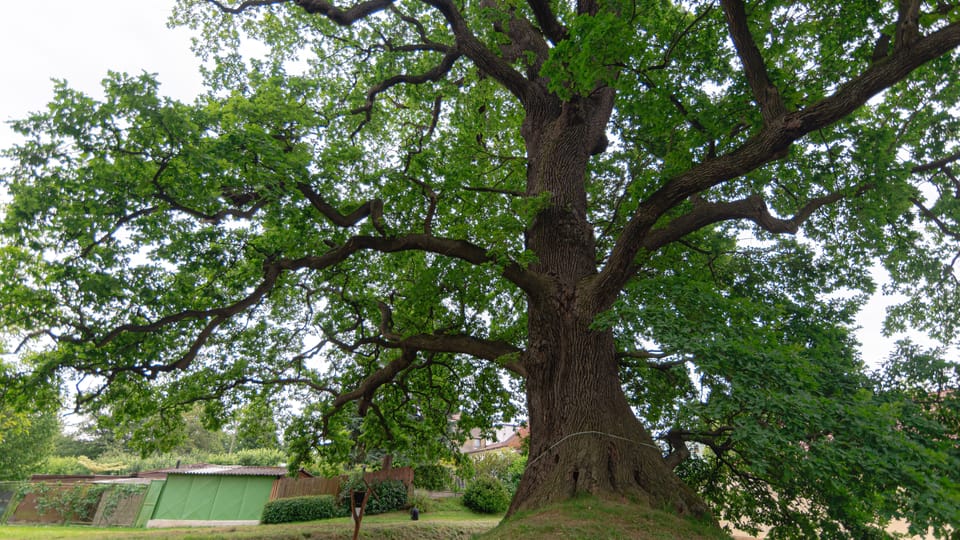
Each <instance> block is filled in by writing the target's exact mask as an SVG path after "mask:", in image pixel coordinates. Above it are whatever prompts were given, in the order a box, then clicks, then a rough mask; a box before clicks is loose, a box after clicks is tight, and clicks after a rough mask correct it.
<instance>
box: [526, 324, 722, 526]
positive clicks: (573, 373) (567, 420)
mask: <svg viewBox="0 0 960 540" xmlns="http://www.w3.org/2000/svg"><path fill="white" fill-rule="evenodd" d="M561 318H562V317H561V316H559V315H558V316H556V317H555V321H554V324H551V325H550V328H549V329H545V330H546V332H545V333H549V334H553V336H552V337H553V339H552V340H551V345H550V346H548V347H546V349H548V350H549V351H550V353H551V354H550V357H549V359H547V358H545V360H546V361H545V362H543V363H542V364H540V365H539V366H538V367H537V368H536V369H531V370H530V372H529V376H528V378H527V382H526V384H527V402H528V409H529V422H530V454H529V458H528V460H529V461H528V462H527V470H526V472H525V473H524V475H523V478H522V480H521V482H520V487H519V489H518V490H517V494H516V496H515V497H514V500H513V503H512V505H511V507H510V513H511V514H512V513H513V512H515V511H518V510H523V509H527V508H535V507H539V506H542V505H544V504H548V503H551V502H557V501H560V500H564V499H567V498H570V497H572V496H574V495H576V494H578V493H590V494H595V495H599V496H613V497H617V498H627V499H628V500H632V501H635V502H637V503H639V504H644V505H649V506H651V507H653V508H657V509H670V510H672V511H674V512H676V513H677V514H680V515H695V516H698V517H706V516H708V515H709V511H708V509H707V507H706V505H705V504H704V503H703V501H702V500H701V499H700V498H699V497H698V496H697V495H696V494H695V493H693V491H692V490H690V489H689V488H688V487H687V486H686V485H684V484H683V482H682V481H680V479H679V478H677V476H676V475H675V474H674V473H673V471H672V470H670V469H669V468H668V467H667V466H666V465H665V463H664V461H663V458H662V455H661V450H660V448H659V447H658V446H657V445H656V444H655V443H654V441H653V440H652V439H651V437H650V435H649V434H648V433H647V431H646V430H645V429H644V427H643V425H642V424H641V423H640V421H638V420H637V418H636V417H635V416H634V414H633V412H632V411H631V409H630V407H629V405H628V403H627V400H626V398H625V396H624V394H623V391H622V389H621V387H620V380H619V377H618V374H617V362H616V358H615V355H614V347H613V339H612V336H611V335H610V333H609V332H591V331H589V330H588V329H587V328H586V321H580V322H581V323H582V324H578V325H577V326H578V328H571V327H569V326H568V325H565V324H562V323H561V322H560V321H557V320H556V319H561ZM544 352H546V351H544Z"/></svg>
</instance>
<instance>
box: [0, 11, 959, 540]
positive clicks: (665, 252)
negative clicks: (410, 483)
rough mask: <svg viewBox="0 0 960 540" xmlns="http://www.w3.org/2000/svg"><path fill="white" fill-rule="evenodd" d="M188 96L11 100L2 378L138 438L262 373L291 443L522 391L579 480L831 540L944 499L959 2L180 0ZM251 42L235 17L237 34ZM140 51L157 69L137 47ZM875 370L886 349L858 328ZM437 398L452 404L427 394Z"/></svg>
mask: <svg viewBox="0 0 960 540" xmlns="http://www.w3.org/2000/svg"><path fill="white" fill-rule="evenodd" d="M172 21H173V22H174V23H175V24H181V25H186V26H189V27H191V28H193V29H194V30H195V31H196V33H197V36H198V39H197V41H196V42H195V46H196V49H197V51H198V53H199V54H200V55H201V57H202V58H203V59H205V61H206V64H205V65H206V68H205V77H206V79H207V83H208V85H209V92H208V93H207V94H205V95H203V96H200V97H198V98H197V99H196V101H194V102H193V103H181V102H176V101H173V100H171V99H168V98H165V97H163V96H162V95H160V94H159V92H158V84H159V83H158V77H157V76H154V75H150V74H141V75H128V74H118V73H114V74H110V75H109V76H107V77H106V78H105V79H104V83H103V90H104V92H103V94H104V95H103V97H92V96H89V95H85V94H83V93H81V92H78V91H76V90H73V89H71V88H70V86H69V84H67V83H66V82H61V83H58V84H57V85H56V88H55V93H54V97H53V100H52V102H51V104H50V106H49V108H48V109H46V110H44V111H39V112H37V113H35V114H33V115H31V116H30V117H28V118H25V119H22V120H19V121H16V122H14V123H13V126H14V128H15V129H16V130H17V131H18V133H19V134H20V135H21V136H22V138H21V142H20V143H19V144H17V145H16V146H15V147H14V148H11V149H9V150H8V151H7V154H6V155H7V157H8V158H10V160H11V161H10V163H11V165H10V166H9V167H8V168H7V169H6V170H5V171H4V172H3V173H2V184H3V186H4V187H5V188H6V189H7V190H8V192H9V195H10V202H9V203H8V204H7V206H6V207H5V209H4V217H3V222H2V228H0V271H2V272H3V276H4V279H3V280H2V283H0V327H2V329H3V332H5V334H6V336H7V337H8V338H9V339H8V340H7V341H8V345H7V347H8V350H9V351H10V352H16V353H17V354H18V356H19V358H21V361H20V363H19V367H18V369H19V372H14V371H13V370H7V371H4V372H2V373H0V375H3V377H4V379H5V381H4V385H5V386H4V387H5V388H6V390H5V391H4V393H3V395H4V397H5V398H12V397H15V396H17V395H19V396H21V397H22V396H23V395H25V394H26V393H27V392H29V391H30V390H31V388H35V387H36V385H40V384H54V385H57V384H62V385H69V386H70V387H71V391H72V392H73V394H75V399H76V405H77V406H78V407H80V408H81V409H83V410H87V411H96V412H99V413H100V414H103V415H104V416H103V419H102V422H103V423H104V424H106V425H112V426H114V427H116V428H117V429H120V430H128V431H131V432H133V433H134V434H135V436H136V437H137V439H138V440H140V441H142V442H143V443H145V444H148V445H149V444H154V445H161V446H162V444H163V441H164V435H165V433H168V432H170V431H171V430H170V426H172V425H175V424H176V423H177V422H178V419H179V416H180V415H181V414H183V413H184V412H185V411H188V410H191V409H192V408H193V407H194V406H195V404H196V403H198V402H201V403H204V405H205V407H206V412H207V414H208V416H209V418H210V420H211V421H216V420H217V419H222V418H224V417H225V416H226V415H227V414H228V413H229V412H232V411H234V410H236V409H238V408H241V407H242V406H243V404H244V403H246V402H248V401H251V400H252V401H255V402H257V403H262V402H264V401H267V402H273V403H275V404H276V403H294V404H295V405H294V406H293V408H292V409H291V411H290V412H289V415H288V418H287V419H286V423H287V425H288V430H287V435H286V443H287V444H288V446H289V448H290V449H291V451H292V453H293V454H294V457H295V459H296V460H310V459H314V458H315V457H316V456H317V455H321V456H324V457H323V459H327V460H334V461H336V460H341V459H346V456H347V454H348V453H349V452H350V451H351V449H353V450H356V449H357V448H375V449H379V450H382V451H390V452H394V453H396V455H397V456H401V457H402V459H404V460H408V461H411V462H417V461H424V460H428V459H435V458H436V457H437V456H441V455H445V454H449V453H450V452H452V451H454V449H455V447H456V443H455V441H456V440H457V439H458V438H459V437H462V434H463V433H464V431H465V430H469V429H470V428H473V427H481V428H489V427H491V426H492V425H494V424H495V423H497V422H499V421H503V420H506V419H510V418H513V417H518V416H523V417H526V418H527V419H528V421H529V426H530V433H531V441H530V458H529V462H528V463H529V465H528V468H527V471H526V472H525V475H524V477H523V480H522V481H521V484H520V487H519V489H518V492H517V495H516V497H515V498H514V501H513V505H512V507H511V512H512V511H516V510H518V509H523V508H530V507H535V506H539V505H542V504H546V503H548V502H550V501H554V500H557V499H562V498H566V497H570V496H572V495H574V494H576V493H580V492H590V493H595V494H600V495H605V494H606V495H610V494H613V495H616V496H626V497H628V498H629V499H630V500H633V501H636V502H637V503H638V504H650V505H653V506H656V507H657V508H668V509H672V510H673V511H676V512H678V513H681V514H692V515H695V516H710V515H712V516H715V517H724V518H727V519H731V520H734V521H737V522H739V523H741V524H742V525H745V526H746V525H747V524H749V523H752V524H754V525H772V526H775V527H777V529H776V530H777V531H778V532H779V533H780V534H782V535H784V536H799V537H805V536H806V537H809V536H811V535H815V534H823V535H827V536H831V537H854V538H864V537H867V536H868V535H876V534H879V532H878V531H880V530H882V529H883V527H884V526H885V524H886V522H887V520H888V519H890V518H906V519H908V520H909V521H910V522H911V523H912V525H913V527H915V528H916V529H918V530H919V529H924V528H926V527H928V526H931V527H935V528H936V531H937V532H938V533H944V534H945V532H944V531H946V529H945V527H947V526H948V525H950V524H951V523H953V524H955V523H958V522H960V504H958V502H960V448H958V446H957V443H956V440H957V433H958V419H960V404H958V396H960V394H958V392H957V390H958V382H960V381H958V378H960V374H958V372H957V365H956V364H955V363H952V362H949V361H946V360H943V357H942V355H943V353H944V351H945V350H946V349H943V350H932V351H925V350H922V349H920V348H919V347H917V346H915V345H913V344H911V343H903V344H902V346H901V348H900V349H899V350H898V351H896V353H895V354H893V355H891V358H890V359H888V360H887V361H886V362H885V364H884V367H883V369H878V370H874V371H871V370H869V369H868V368H867V367H866V366H865V364H864V361H863V360H864V359H861V358H860V357H859V355H858V353H857V344H856V341H855V340H854V338H853V334H852V332H853V327H852V325H853V319H854V316H855V314H856V313H857V311H858V309H859V308H860V307H861V306H862V304H863V302H864V300H865V298H866V297H867V296H868V295H869V294H872V293H874V292H875V288H876V284H875V283H874V282H873V280H872V277H871V273H870V269H871V268H872V267H873V266H874V265H876V264H882V265H883V267H884V268H885V269H886V271H887V272H888V273H889V275H890V277H891V283H890V284H889V285H888V288H889V291H890V292H893V291H896V292H901V293H904V294H905V295H906V298H907V300H906V301H905V302H904V303H903V304H902V305H900V306H898V307H896V308H895V309H893V310H892V312H891V316H890V318H889V320H888V328H889V329H890V330H891V331H893V330H900V329H906V328H914V329H919V330H922V331H925V332H926V333H927V334H928V335H930V336H932V337H933V338H935V339H938V340H939V341H940V342H942V343H943V344H944V346H945V347H948V346H950V345H951V344H952V343H953V342H954V341H955V339H956V335H957V330H958V324H960V312H958V311H957V310H956V309H955V306H956V305H958V300H960V296H958V295H960V287H958V286H957V269H956V268H955V265H956V264H957V262H958V260H960V179H958V177H960V171H958V170H957V169H958V167H957V164H958V163H960V146H958V144H957V142H958V126H960V110H958V107H957V104H958V98H960V80H958V79H960V54H958V52H957V47H958V46H960V5H956V4H952V3H945V2H932V1H927V0H897V1H896V2H891V1H886V2H881V1H873V0H865V1H851V2H840V3H830V2H819V1H801V2H786V1H773V0H771V1H746V0H719V2H717V1H712V0H711V1H667V0H661V1H656V0H655V1H646V0H636V1H631V2H625V1H621V0H578V1H577V2H569V1H548V0H527V1H526V2H520V1H506V0H504V1H500V0H479V1H478V0H423V1H420V0H396V1H391V0H362V1H360V2H357V3H355V4H343V5H333V4H331V3H328V2H326V1H325V0H294V1H288V0H246V1H244V2H242V3H228V2H223V3H221V2H217V1H214V0H181V1H180V2H179V5H178V8H177V10H176V12H175V14H174V15H173V18H172ZM255 42H260V43H262V44H263V45H264V46H263V47H258V46H256V45H255ZM159 78H161V79H162V74H161V75H160V77H159ZM867 360H869V361H870V362H871V363H872V365H875V366H876V365H879V364H880V361H882V360H884V359H867ZM454 417H456V418H458V421H457V423H455V424H452V423H451V419H452V418H454Z"/></svg>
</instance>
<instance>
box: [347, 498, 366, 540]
mask: <svg viewBox="0 0 960 540" xmlns="http://www.w3.org/2000/svg"><path fill="white" fill-rule="evenodd" d="M361 493H362V494H363V495H362V496H361V497H360V501H359V503H360V504H359V505H358V504H357V502H358V501H357V495H360V494H361ZM369 498H370V489H369V488H368V489H366V490H364V491H354V490H353V488H350V515H351V516H353V540H357V538H359V537H360V520H362V519H363V510H364V509H365V508H366V507H367V499H369Z"/></svg>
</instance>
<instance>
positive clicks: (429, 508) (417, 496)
mask: <svg viewBox="0 0 960 540" xmlns="http://www.w3.org/2000/svg"><path fill="white" fill-rule="evenodd" d="M407 505H408V506H409V507H410V508H414V507H416V509H417V510H419V511H420V513H421V514H426V513H427V512H433V511H434V509H435V507H436V504H435V503H434V501H433V499H431V498H430V497H427V496H426V495H425V494H423V493H414V494H413V497H411V498H410V500H409V501H407Z"/></svg>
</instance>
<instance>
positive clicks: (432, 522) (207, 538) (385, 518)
mask: <svg viewBox="0 0 960 540" xmlns="http://www.w3.org/2000/svg"><path fill="white" fill-rule="evenodd" d="M431 508H432V511H430V512H426V513H422V514H420V520H419V521H411V520H410V514H409V513H407V512H391V513H388V514H381V515H377V516H367V517H364V518H363V524H362V527H361V529H360V537H361V538H365V539H386V540H451V539H457V540H467V539H475V540H513V539H516V538H522V539H524V540H548V539H549V540H553V539H568V540H576V539H582V540H614V539H625V540H626V539H630V540H677V539H684V540H688V539H689V540H719V539H727V540H729V538H730V537H729V536H727V535H726V534H725V533H724V532H723V531H721V530H719V529H717V528H715V527H714V526H711V525H710V524H709V523H702V522H697V521H692V520H689V519H686V518H683V517H680V516H676V515H674V514H671V513H669V512H663V511H658V510H653V509H650V508H648V507H645V506H640V505H636V504H631V503H629V502H625V501H615V500H614V501H611V500H605V499H598V498H596V497H589V496H582V497H578V498H575V499H572V500H570V501H566V502H564V503H560V504H556V505H552V506H548V507H546V508H542V509H539V510H535V511H531V512H520V513H518V514H517V515H515V516H512V517H511V518H510V519H508V520H506V521H504V522H503V523H500V521H501V519H502V518H503V516H502V515H493V516H486V515H481V514H475V513H473V512H471V511H469V510H467V509H465V508H464V507H463V506H461V505H460V502H459V499H434V500H431ZM498 523H499V525H498ZM352 536H353V521H352V520H351V519H350V518H337V519H328V520H323V521H311V522H308V523H288V524H283V525H258V526H248V527H204V528H172V529H121V528H92V527H83V526H67V527H56V526H26V525H23V526H17V525H8V526H0V540H4V539H17V540H33V539H44V540H48V539H58V538H83V539H89V540H93V539H98V540H99V539H101V538H103V539H130V540H233V539H266V540H304V539H312V540H334V539H337V540H342V539H344V538H351V537H352Z"/></svg>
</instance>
